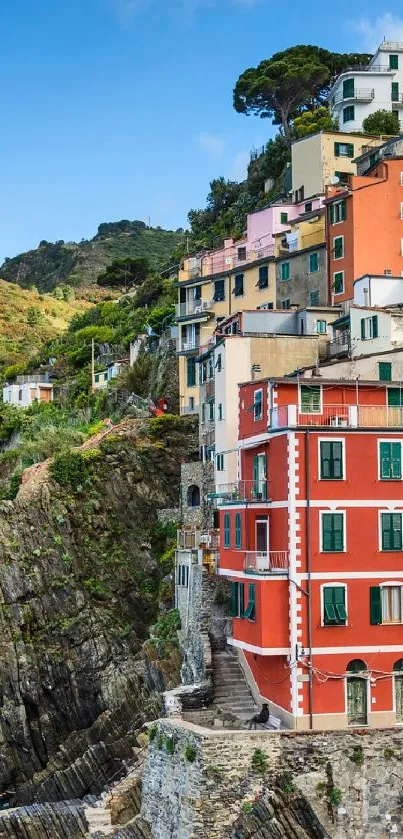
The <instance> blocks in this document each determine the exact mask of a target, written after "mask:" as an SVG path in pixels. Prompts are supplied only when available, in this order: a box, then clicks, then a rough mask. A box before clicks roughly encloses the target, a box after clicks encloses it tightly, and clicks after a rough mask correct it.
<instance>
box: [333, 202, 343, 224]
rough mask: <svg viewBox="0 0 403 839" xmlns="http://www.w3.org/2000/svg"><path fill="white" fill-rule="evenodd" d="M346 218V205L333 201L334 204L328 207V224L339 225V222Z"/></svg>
mask: <svg viewBox="0 0 403 839" xmlns="http://www.w3.org/2000/svg"><path fill="white" fill-rule="evenodd" d="M346 218H347V203H346V201H345V200H343V201H335V202H334V204H330V205H329V222H330V224H339V222H341V221H346Z"/></svg>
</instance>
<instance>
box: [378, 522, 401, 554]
mask: <svg viewBox="0 0 403 839" xmlns="http://www.w3.org/2000/svg"><path fill="white" fill-rule="evenodd" d="M381 550H382V551H401V550H402V514H401V513H381Z"/></svg>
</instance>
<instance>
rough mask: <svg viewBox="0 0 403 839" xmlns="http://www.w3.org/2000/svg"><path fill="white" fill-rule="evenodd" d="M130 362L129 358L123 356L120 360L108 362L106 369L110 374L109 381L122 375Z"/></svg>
mask: <svg viewBox="0 0 403 839" xmlns="http://www.w3.org/2000/svg"><path fill="white" fill-rule="evenodd" d="M128 363H129V359H126V358H121V359H120V360H119V361H111V362H110V363H109V364H107V365H106V371H107V375H108V382H110V381H111V379H115V378H116V376H120V374H121V373H123V371H124V370H125V369H126V367H127V365H128Z"/></svg>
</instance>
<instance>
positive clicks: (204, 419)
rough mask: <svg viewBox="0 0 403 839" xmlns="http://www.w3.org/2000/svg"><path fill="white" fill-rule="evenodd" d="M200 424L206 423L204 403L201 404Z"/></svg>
mask: <svg viewBox="0 0 403 839" xmlns="http://www.w3.org/2000/svg"><path fill="white" fill-rule="evenodd" d="M201 422H202V425H203V424H204V423H205V422H206V403H205V402H202V406H201Z"/></svg>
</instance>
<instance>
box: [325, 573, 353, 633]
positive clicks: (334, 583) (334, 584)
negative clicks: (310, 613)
mask: <svg viewBox="0 0 403 839" xmlns="http://www.w3.org/2000/svg"><path fill="white" fill-rule="evenodd" d="M325 588H344V602H345V605H346V613H347V618H346V622H345V623H335V624H334V626H337V627H338V628H340V629H342V628H343V627H347V626H348V625H349V621H348V587H347V583H338V582H337V580H334V581H332V582H331V583H323V584H322V585H321V587H320V625H321V626H324V627H325V629H331V628H332V625H330V624H327V623H325V603H324V596H323V591H324V589H325ZM333 628H334V627H333Z"/></svg>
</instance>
